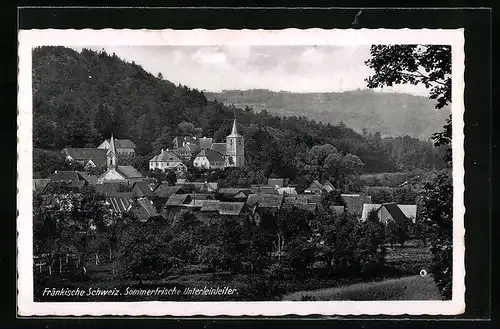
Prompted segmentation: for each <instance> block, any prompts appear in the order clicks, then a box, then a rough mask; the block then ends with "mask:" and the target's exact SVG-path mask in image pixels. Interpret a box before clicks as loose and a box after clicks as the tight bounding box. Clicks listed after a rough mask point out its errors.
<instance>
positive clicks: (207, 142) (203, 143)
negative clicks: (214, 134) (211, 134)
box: [197, 137, 213, 149]
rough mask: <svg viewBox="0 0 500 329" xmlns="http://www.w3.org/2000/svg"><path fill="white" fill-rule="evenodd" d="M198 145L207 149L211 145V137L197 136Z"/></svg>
mask: <svg viewBox="0 0 500 329" xmlns="http://www.w3.org/2000/svg"><path fill="white" fill-rule="evenodd" d="M197 141H198V147H199V148H201V149H209V148H210V147H211V146H212V142H213V138H207V137H203V138H198V139H197Z"/></svg>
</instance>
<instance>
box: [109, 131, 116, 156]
mask: <svg viewBox="0 0 500 329" xmlns="http://www.w3.org/2000/svg"><path fill="white" fill-rule="evenodd" d="M109 149H110V151H111V152H113V153H115V154H116V149H115V139H114V138H113V134H111V141H110V148H109Z"/></svg>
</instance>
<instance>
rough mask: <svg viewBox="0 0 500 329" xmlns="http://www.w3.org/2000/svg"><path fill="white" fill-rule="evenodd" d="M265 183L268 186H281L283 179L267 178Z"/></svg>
mask: <svg viewBox="0 0 500 329" xmlns="http://www.w3.org/2000/svg"><path fill="white" fill-rule="evenodd" d="M267 185H269V186H278V187H283V185H284V179H283V178H269V179H268V180H267Z"/></svg>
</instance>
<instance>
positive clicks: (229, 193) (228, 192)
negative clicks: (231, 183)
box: [218, 187, 251, 197]
mask: <svg viewBox="0 0 500 329" xmlns="http://www.w3.org/2000/svg"><path fill="white" fill-rule="evenodd" d="M218 192H219V194H223V195H224V196H225V197H234V196H236V195H237V194H240V193H243V194H245V197H246V196H248V195H249V194H250V193H251V190H250V189H247V188H232V187H225V188H221V189H219V191H218Z"/></svg>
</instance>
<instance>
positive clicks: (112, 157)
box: [106, 134, 118, 169]
mask: <svg viewBox="0 0 500 329" xmlns="http://www.w3.org/2000/svg"><path fill="white" fill-rule="evenodd" d="M106 157H107V164H108V169H114V168H116V162H117V160H118V159H117V154H116V148H115V139H114V137H113V134H111V139H110V141H109V149H108V152H107V153H106Z"/></svg>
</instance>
